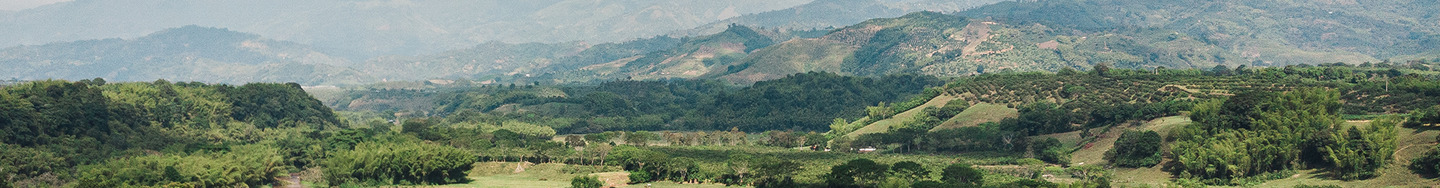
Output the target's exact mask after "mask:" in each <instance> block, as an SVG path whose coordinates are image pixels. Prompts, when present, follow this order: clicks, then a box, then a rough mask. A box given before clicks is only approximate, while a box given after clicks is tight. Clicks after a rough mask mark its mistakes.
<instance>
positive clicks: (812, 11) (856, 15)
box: [671, 0, 1001, 36]
mask: <svg viewBox="0 0 1440 188" xmlns="http://www.w3.org/2000/svg"><path fill="white" fill-rule="evenodd" d="M996 2H1001V1H1000V0H962V1H952V0H899V1H894V0H887V1H883V2H882V1H877V0H816V1H812V2H810V3H806V4H803V5H799V6H795V7H790V8H786V9H781V10H773V11H766V12H761V13H755V14H747V15H743V16H739V17H734V18H730V19H724V20H720V21H716V22H714V23H710V24H706V25H703V26H699V27H696V28H694V29H686V30H680V31H676V32H674V33H671V34H672V35H681V36H698V35H706V34H712V33H719V32H721V31H724V30H725V29H726V28H729V26H730V25H732V24H735V25H744V26H750V27H763V28H779V29H784V30H809V29H820V28H834V27H844V26H848V25H854V24H857V23H860V22H864V21H865V20H869V19H875V18H890V17H897V16H902V15H905V13H909V12H917V11H932V12H954V11H960V10H965V9H969V8H972V7H978V6H982V5H987V4H993V3H996Z"/></svg>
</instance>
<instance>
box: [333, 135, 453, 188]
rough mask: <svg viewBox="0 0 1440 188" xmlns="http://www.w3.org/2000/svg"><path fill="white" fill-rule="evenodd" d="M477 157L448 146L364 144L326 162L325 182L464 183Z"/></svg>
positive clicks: (412, 143) (399, 143)
mask: <svg viewBox="0 0 1440 188" xmlns="http://www.w3.org/2000/svg"><path fill="white" fill-rule="evenodd" d="M475 159H476V157H475V156H474V155H472V154H470V152H466V151H465V150H461V149H457V148H454V147H449V146H442V145H435V144H422V143H416V142H398V143H397V142H387V143H377V142H363V143H360V144H357V145H355V150H350V151H340V152H336V153H334V154H333V155H331V156H330V158H329V159H326V160H325V180H327V181H329V182H330V184H331V185H332V186H336V185H340V184H342V183H347V182H350V183H360V182H365V183H366V184H384V185H391V184H405V183H415V184H447V183H464V182H467V181H469V179H467V178H465V175H466V172H468V171H470V169H471V166H472V165H473V164H474V162H475Z"/></svg>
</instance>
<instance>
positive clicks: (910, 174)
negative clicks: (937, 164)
mask: <svg viewBox="0 0 1440 188" xmlns="http://www.w3.org/2000/svg"><path fill="white" fill-rule="evenodd" d="M890 171H892V172H894V173H895V176H898V177H900V178H904V179H907V180H910V181H919V180H922V179H926V178H928V177H929V176H930V170H927V169H925V166H921V165H920V163H915V162H912V161H900V162H897V163H895V164H894V165H892V166H890Z"/></svg>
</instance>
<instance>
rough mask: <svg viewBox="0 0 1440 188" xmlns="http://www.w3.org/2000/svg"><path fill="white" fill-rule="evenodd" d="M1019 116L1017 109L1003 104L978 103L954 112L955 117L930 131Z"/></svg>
mask: <svg viewBox="0 0 1440 188" xmlns="http://www.w3.org/2000/svg"><path fill="white" fill-rule="evenodd" d="M1019 116H1020V111H1019V110H1018V109H1014V108H1010V107H1006V106H1005V105H1004V104H990V103H979V104H975V105H971V106H970V108H966V109H965V111H963V112H960V114H956V115H955V117H951V118H950V119H949V120H945V122H944V123H940V125H939V126H935V128H934V129H931V130H930V131H935V130H944V129H953V128H959V127H969V126H975V125H980V123H985V122H1000V120H1003V119H1005V118H1013V117H1019Z"/></svg>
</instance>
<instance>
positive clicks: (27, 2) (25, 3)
mask: <svg viewBox="0 0 1440 188" xmlns="http://www.w3.org/2000/svg"><path fill="white" fill-rule="evenodd" d="M66 1H72V0H3V1H0V10H21V9H27V8H35V7H38V6H40V5H48V4H55V3H59V2H66Z"/></svg>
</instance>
